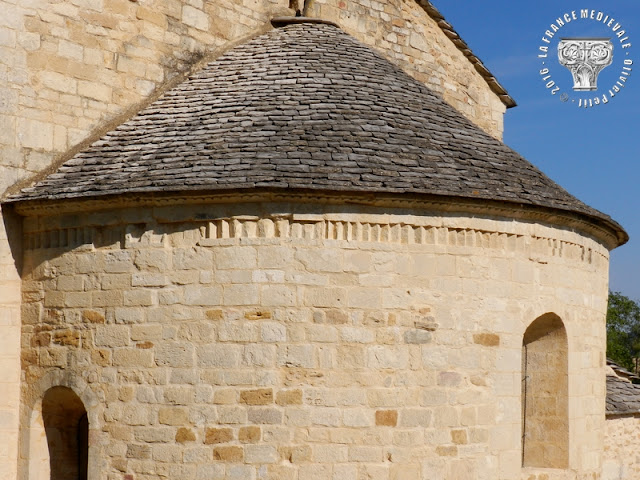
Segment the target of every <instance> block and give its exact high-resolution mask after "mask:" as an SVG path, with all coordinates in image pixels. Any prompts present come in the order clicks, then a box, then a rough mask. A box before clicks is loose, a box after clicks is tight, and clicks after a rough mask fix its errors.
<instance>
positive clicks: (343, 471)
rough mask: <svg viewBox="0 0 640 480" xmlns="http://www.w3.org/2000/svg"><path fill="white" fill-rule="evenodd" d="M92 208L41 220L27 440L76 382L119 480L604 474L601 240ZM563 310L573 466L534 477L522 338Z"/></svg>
mask: <svg viewBox="0 0 640 480" xmlns="http://www.w3.org/2000/svg"><path fill="white" fill-rule="evenodd" d="M78 206H79V208H78V209H77V210H78V211H77V212H76V213H67V214H63V213H53V212H47V211H44V210H43V211H40V212H38V211H37V210H33V211H31V212H30V213H29V215H30V216H28V217H27V218H25V221H24V247H25V258H24V272H25V274H24V278H23V296H24V304H23V305H24V306H23V332H22V358H23V371H22V375H23V379H24V380H25V381H24V382H23V393H22V402H23V416H24V417H25V419H26V420H25V422H23V424H25V425H28V424H29V423H30V420H29V418H30V415H31V413H30V412H31V411H32V409H34V408H35V405H37V404H38V402H39V401H41V399H42V396H43V395H44V391H40V390H44V387H43V388H42V389H40V388H39V387H38V385H41V384H43V382H42V381H41V379H42V378H44V377H47V376H51V375H52V373H51V372H55V371H61V370H64V372H65V378H67V383H68V384H69V385H73V381H71V380H69V378H73V377H77V379H78V384H79V385H80V384H81V385H83V388H84V389H88V390H91V395H92V397H93V398H95V399H97V401H96V402H94V404H91V405H85V408H86V409H87V413H88V418H89V471H90V472H97V473H96V475H99V478H104V479H109V480H111V479H122V478H125V479H133V478H136V479H137V478H144V479H156V478H157V479H160V478H183V479H204V478H220V479H223V478H224V479H226V478H229V479H232V478H233V479H251V480H253V479H258V478H260V479H269V478H271V479H279V480H286V479H305V480H307V479H308V480H312V479H333V480H338V479H356V478H367V479H374V480H377V479H384V480H391V479H430V480H436V479H453V478H456V479H465V478H469V479H476V480H483V479H486V480H489V479H490V480H495V479H498V478H499V479H505V480H506V479H509V480H513V479H515V478H520V477H521V476H522V478H527V479H536V478H549V479H561V478H562V479H565V478H566V479H569V478H571V479H578V478H579V479H587V478H588V479H595V478H598V475H599V471H600V456H601V453H600V447H601V445H602V438H601V436H602V429H603V426H604V425H603V423H604V415H603V413H604V397H605V395H604V388H605V386H604V375H603V374H602V373H603V362H604V358H603V355H604V353H603V352H604V347H603V345H604V338H605V337H604V335H605V330H604V312H605V310H606V300H607V270H608V251H607V250H606V249H605V248H604V247H603V246H601V245H600V244H599V243H597V242H596V241H594V240H592V239H590V238H587V237H586V236H582V235H580V234H578V233H575V232H570V231H565V230H561V229H559V228H554V227H552V226H545V225H541V224H536V223H527V222H524V221H514V220H513V219H508V218H503V219H500V218H480V217H477V216H476V217H472V216H465V215H461V214H458V215H454V214H450V215H448V216H447V215H443V214H442V213H438V212H432V213H425V211H424V210H421V209H419V208H417V207H416V208H410V207H407V208H404V209H391V208H386V209H382V208H375V207H365V206H351V207H349V206H330V205H325V206H321V205H313V204H303V203H298V204H287V203H263V204H258V203H247V204H227V205H220V204H217V205H216V204H204V203H203V204H197V203H196V204H190V205H182V206H181V205H164V206H162V205H157V206H155V207H148V208H133V207H132V208H121V209H112V210H100V211H96V212H84V213H82V209H83V207H82V205H80V204H78ZM547 313H553V314H554V315H555V316H557V317H558V318H559V319H560V320H561V322H562V323H563V324H564V327H565V328H566V334H567V344H568V362H567V363H568V366H567V367H566V368H567V375H568V377H567V378H568V391H569V393H568V408H569V452H568V468H567V469H552V470H545V469H542V470H538V469H536V468H533V467H527V468H524V469H523V468H522V443H521V436H522V416H523V413H522V412H523V407H522V403H521V402H522V381H523V379H522V351H523V334H524V332H525V330H526V329H527V327H528V326H529V325H530V324H531V323H532V322H533V321H534V320H535V319H536V318H538V317H540V316H542V315H545V314H547ZM554 318H555V317H554ZM49 383H50V382H49ZM49 383H47V384H46V385H47V388H49V387H50V386H51V385H49ZM531 388H534V387H531ZM31 423H33V422H31ZM27 437H28V435H26V433H23V442H22V444H21V448H23V449H24V450H25V451H29V450H28V447H29V446H28V445H26V443H28V442H27V440H25V438H27ZM22 469H23V472H22V475H23V476H24V478H33V477H28V476H26V475H28V472H25V469H28V466H27V465H26V464H25V465H23V466H22ZM538 474H540V476H538ZM544 475H547V476H546V477H544Z"/></svg>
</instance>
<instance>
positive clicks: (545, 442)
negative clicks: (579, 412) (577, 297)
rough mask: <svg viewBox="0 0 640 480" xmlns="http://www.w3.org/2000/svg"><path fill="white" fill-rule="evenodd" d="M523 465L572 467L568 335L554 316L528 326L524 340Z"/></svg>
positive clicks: (544, 317)
mask: <svg viewBox="0 0 640 480" xmlns="http://www.w3.org/2000/svg"><path fill="white" fill-rule="evenodd" d="M522 465H523V466H524V467H542V468H568V466H569V382H568V344H567V332H566V330H565V328H564V325H563V323H562V320H560V318H558V316H557V315H555V314H553V313H547V314H545V315H542V316H541V317H539V318H538V319H536V320H535V321H534V322H533V323H532V324H531V325H529V328H527V331H526V332H525V334H524V338H523V341H522Z"/></svg>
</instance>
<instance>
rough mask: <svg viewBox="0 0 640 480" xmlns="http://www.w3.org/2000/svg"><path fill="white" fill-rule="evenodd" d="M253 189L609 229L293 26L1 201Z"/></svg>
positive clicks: (418, 98) (317, 29) (413, 86)
mask: <svg viewBox="0 0 640 480" xmlns="http://www.w3.org/2000/svg"><path fill="white" fill-rule="evenodd" d="M258 188H295V189H316V190H325V191H341V192H368V193H372V192H373V193H381V194H382V193H393V194H403V193H407V194H428V195H437V196H447V197H451V196H453V197H462V198H468V199H482V200H493V201H504V202H512V203H517V204H521V205H522V204H524V205H531V206H537V207H546V208H552V209H556V210H563V211H568V212H572V213H577V214H580V215H584V216H587V217H589V218H590V220H592V221H593V220H595V221H597V222H598V223H600V224H602V223H604V224H605V225H606V226H608V228H610V229H613V230H614V231H618V232H617V235H618V238H619V239H620V243H624V241H626V238H625V237H626V234H625V233H624V231H623V230H622V228H621V227H620V226H619V225H618V224H617V223H615V222H614V221H613V220H611V219H610V218H609V217H608V216H606V215H604V214H603V213H601V212H599V211H597V210H595V209H593V208H591V207H589V206H587V205H585V204H584V203H582V202H581V201H579V200H578V199H576V198H575V197H573V196H572V195H570V194H569V193H568V192H567V191H565V190H564V189H563V188H561V187H560V186H558V185H557V184H556V183H554V182H553V181H552V180H550V179H549V178H548V177H546V176H545V175H544V174H543V173H542V172H541V171H540V170H538V169H537V168H536V167H534V166H533V165H532V164H531V163H529V162H528V161H527V160H525V159H524V158H522V157H521V156H520V155H519V154H518V153H516V152H515V151H513V150H511V149H510V148H509V147H507V146H505V145H504V144H503V143H501V142H500V141H498V140H496V139H495V138H493V137H491V136H489V135H488V134H486V133H485V132H483V131H482V130H481V129H480V128H478V127H477V126H476V125H474V124H473V123H471V122H470V121H469V120H467V119H466V118H465V117H464V116H463V115H462V114H461V113H459V112H458V111H457V110H455V109H454V108H453V107H451V106H450V105H449V104H447V103H445V102H444V101H443V100H441V99H440V98H439V97H438V96H437V95H436V94H434V93H433V92H432V91H431V90H429V89H428V88H427V87H426V86H425V85H424V84H422V83H420V82H418V81H416V80H415V79H413V78H412V77H410V76H409V75H407V74H406V73H404V72H403V71H402V70H400V69H399V68H397V67H396V66H394V65H393V64H391V63H390V62H389V61H387V60H386V59H384V58H383V57H382V56H381V55H380V54H378V53H377V52H375V51H374V50H372V49H371V48H369V47H367V46H365V45H363V44H361V43H359V42H358V41H357V40H355V39H354V38H353V37H351V36H349V35H348V34H346V33H344V32H343V31H342V30H341V29H340V28H338V27H337V26H335V25H333V24H329V23H326V22H301V23H299V22H296V23H291V24H287V25H285V26H282V27H281V28H276V29H274V30H272V31H270V32H268V33H266V34H265V35H262V36H260V37H257V38H255V39H254V40H252V41H250V42H248V43H246V44H244V45H241V46H238V47H236V48H233V49H232V50H230V51H228V52H227V53H226V54H225V55H223V56H221V57H219V58H218V59H216V60H215V61H213V62H211V63H210V64H208V65H207V66H206V67H205V68H204V69H203V70H201V71H200V72H199V73H197V74H195V75H193V76H192V77H191V78H189V79H188V80H186V81H185V82H183V83H181V84H180V85H178V86H177V87H175V88H174V89H172V90H170V91H168V92H167V93H165V94H164V95H163V96H162V97H160V98H159V99H158V100H157V101H155V102H154V103H152V104H151V105H150V106H149V107H148V108H145V109H144V110H142V111H141V112H139V113H138V114H137V115H135V116H134V117H133V118H131V119H130V120H128V121H127V122H125V123H123V124H122V125H120V126H119V127H117V128H116V129H115V130H113V131H112V132H110V133H108V134H107V135H105V136H104V137H103V138H102V139H101V140H99V141H97V142H96V143H94V144H93V145H92V146H91V147H90V148H88V149H87V150H85V151H83V152H81V153H79V154H77V155H76V156H75V157H73V158H72V159H71V160H69V161H67V162H66V163H64V164H63V165H62V166H61V167H60V168H59V169H58V170H57V172H55V173H53V174H51V175H49V176H48V177H46V178H45V179H44V180H42V181H41V182H39V183H37V184H36V185H35V186H33V187H31V188H27V189H24V190H22V192H21V193H20V194H19V195H17V196H16V197H13V198H12V199H11V200H12V201H16V200H18V201H23V200H44V199H47V200H61V199H79V198H84V197H96V196H104V195H119V194H126V193H140V192H180V191H189V190H191V191H193V190H197V191H224V190H242V189H258Z"/></svg>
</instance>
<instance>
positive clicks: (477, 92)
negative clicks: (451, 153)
mask: <svg viewBox="0 0 640 480" xmlns="http://www.w3.org/2000/svg"><path fill="white" fill-rule="evenodd" d="M289 7H290V2H289V1H288V0H265V1H260V2H229V1H226V0H207V1H206V2H202V1H200V0H191V1H188V2H187V1H184V0H138V1H130V0H108V1H105V0H69V1H45V0H28V1H16V0H0V192H2V193H4V192H5V191H6V190H7V188H9V187H11V186H12V185H15V184H16V183H17V182H26V181H27V179H28V178H30V177H32V176H34V175H38V174H41V173H43V172H45V171H47V170H48V169H50V168H51V167H52V164H55V163H58V162H59V160H60V159H63V158H70V157H71V156H72V155H73V153H74V152H77V151H78V150H79V149H81V148H82V146H83V145H85V146H86V145H87V144H88V143H90V142H91V141H92V140H95V139H96V138H98V137H99V134H100V133H104V132H106V131H107V130H109V129H110V128H112V127H113V126H115V125H117V124H119V123H121V122H122V121H123V120H124V119H126V118H128V117H130V116H131V115H132V114H133V113H135V112H136V111H138V110H139V109H140V108H141V106H142V105H144V104H145V103H147V102H148V101H149V100H150V99H151V98H154V97H156V96H157V95H159V94H160V93H161V92H163V91H166V90H167V89H168V88H170V87H171V86H172V85H173V84H175V83H176V82H177V81H178V80H179V79H180V78H181V76H183V75H185V74H187V73H188V72H189V71H192V70H193V69H195V68H197V65H198V64H199V62H202V61H206V60H208V59H211V58H215V57H216V56H217V55H219V54H220V53H221V52H223V51H225V50H227V49H228V48H230V47H231V46H232V45H234V44H237V43H240V42H242V41H244V40H246V39H247V38H249V37H253V36H256V35H257V34H259V33H260V32H262V31H264V29H266V28H270V25H269V20H270V19H271V18H272V17H273V16H277V15H291V14H293V11H292V10H291V9H290V8H289ZM310 14H311V15H315V16H323V17H325V18H327V19H328V20H334V21H336V22H338V23H339V24H340V25H341V26H342V27H343V28H344V29H345V30H346V31H347V32H349V33H351V34H352V35H354V36H355V37H357V38H358V39H359V40H361V41H363V42H365V43H367V44H369V45H373V46H374V47H375V48H376V49H378V50H379V51H381V52H382V53H383V54H384V55H385V56H387V57H388V58H389V59H391V60H392V61H394V62H395V63H396V64H398V65H399V66H401V67H402V68H403V69H405V70H406V71H407V72H408V73H409V74H410V75H412V76H414V77H415V78H417V79H419V80H421V81H423V82H425V83H426V84H427V85H428V86H430V87H431V88H432V89H433V90H435V91H437V92H439V93H440V94H442V95H443V97H444V98H445V99H446V100H447V101H449V102H450V103H451V104H453V105H454V106H455V107H456V108H458V109H459V110H460V111H462V112H463V113H464V114H465V115H467V116H468V117H469V118H470V119H471V120H473V121H474V122H476V123H477V124H478V125H480V126H481V127H482V128H483V129H485V130H486V131H487V132H489V133H490V134H492V135H494V136H495V137H498V138H500V137H501V135H502V114H503V113H504V105H503V104H502V102H501V101H500V100H499V99H498V98H497V97H496V96H495V95H494V94H493V93H492V91H491V89H490V88H489V87H488V85H487V84H486V82H485V81H484V80H483V79H482V77H481V76H480V75H479V74H478V72H477V71H476V70H475V68H474V67H473V65H471V64H470V63H469V61H468V59H467V58H465V57H464V55H463V54H462V53H461V52H460V51H459V50H458V49H457V48H456V46H455V45H454V44H453V43H452V42H451V41H450V40H449V38H447V35H446V34H445V33H444V32H443V31H442V30H441V29H440V28H439V27H438V25H437V24H436V22H435V21H434V20H433V18H431V17H430V16H429V15H428V14H427V13H426V12H425V10H423V8H422V7H421V6H420V4H419V2H406V1H401V0H389V1H384V2H382V1H369V0H356V1H349V2H344V1H338V0H317V1H316V2H314V5H313V8H312V11H311V12H310ZM2 219H3V221H2V223H0V337H1V338H2V342H3V345H4V346H3V348H2V349H0V372H1V373H2V375H1V377H2V380H1V381H2V388H3V395H2V396H0V433H2V434H1V435H0V479H1V480H14V479H15V478H16V458H17V446H16V442H15V438H16V432H17V428H18V414H17V412H18V389H19V387H18V384H19V378H18V372H19V370H20V359H19V357H18V352H17V349H16V346H17V345H18V344H19V330H20V318H19V308H20V278H19V270H18V268H17V265H16V264H19V262H20V257H21V253H20V252H19V251H17V250H16V248H18V247H19V245H20V242H19V241H14V242H13V245H12V246H13V251H12V249H11V247H10V246H9V240H8V238H7V235H6V234H5V232H4V231H5V224H12V222H13V218H12V217H11V215H7V214H6V209H5V211H4V212H2ZM9 233H11V234H17V235H18V236H19V228H16V229H15V230H14V231H13V232H9Z"/></svg>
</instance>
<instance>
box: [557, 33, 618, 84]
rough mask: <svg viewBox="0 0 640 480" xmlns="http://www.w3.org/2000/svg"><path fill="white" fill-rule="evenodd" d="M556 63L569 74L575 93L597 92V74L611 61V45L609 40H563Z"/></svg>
mask: <svg viewBox="0 0 640 480" xmlns="http://www.w3.org/2000/svg"><path fill="white" fill-rule="evenodd" d="M558 61H559V62H560V65H563V66H565V67H566V68H568V69H569V71H570V72H571V75H572V76H573V89H574V90H575V91H589V90H597V88H598V74H599V73H600V72H601V71H602V70H603V69H604V68H605V67H608V66H609V65H611V62H612V61H613V44H612V43H611V39H609V38H563V39H561V40H560V42H559V43H558Z"/></svg>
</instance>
